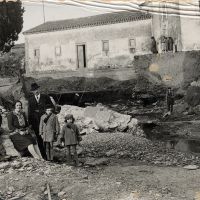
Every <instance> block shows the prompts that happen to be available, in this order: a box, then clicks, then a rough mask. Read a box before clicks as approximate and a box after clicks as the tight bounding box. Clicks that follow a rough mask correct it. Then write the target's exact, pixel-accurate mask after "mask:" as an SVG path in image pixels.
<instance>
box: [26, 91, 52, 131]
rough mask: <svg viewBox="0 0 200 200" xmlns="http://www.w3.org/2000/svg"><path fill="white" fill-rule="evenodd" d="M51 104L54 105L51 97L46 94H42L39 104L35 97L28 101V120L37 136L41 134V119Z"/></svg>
mask: <svg viewBox="0 0 200 200" xmlns="http://www.w3.org/2000/svg"><path fill="white" fill-rule="evenodd" d="M49 104H51V105H53V103H52V102H51V99H50V97H49V96H48V95H45V94H40V100H39V103H38V102H37V100H36V99H35V96H34V95H33V96H31V97H30V98H29V100H28V105H29V107H28V120H29V123H30V125H32V128H33V130H34V131H35V133H36V134H39V124H40V118H41V116H42V115H43V114H44V113H45V106H46V105H49Z"/></svg>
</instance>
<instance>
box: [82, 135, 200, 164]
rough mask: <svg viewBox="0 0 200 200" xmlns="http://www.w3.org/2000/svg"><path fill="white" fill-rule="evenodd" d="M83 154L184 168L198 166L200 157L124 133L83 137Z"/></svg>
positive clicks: (162, 143)
mask: <svg viewBox="0 0 200 200" xmlns="http://www.w3.org/2000/svg"><path fill="white" fill-rule="evenodd" d="M81 144H82V147H83V149H84V152H83V154H85V155H87V156H91V157H108V158H110V157H113V158H131V159H133V160H135V161H141V162H143V163H145V164H146V163H148V164H152V165H162V166H184V165H187V164H200V156H199V155H195V154H193V153H189V152H179V151H176V150H174V149H171V148H168V147H167V146H166V144H165V143H164V142H156V141H150V140H148V139H145V138H140V137H137V136H133V135H130V134H126V133H120V132H118V133H110V134H106V133H99V134H94V133H92V134H89V135H86V136H84V140H83V141H82V143H81Z"/></svg>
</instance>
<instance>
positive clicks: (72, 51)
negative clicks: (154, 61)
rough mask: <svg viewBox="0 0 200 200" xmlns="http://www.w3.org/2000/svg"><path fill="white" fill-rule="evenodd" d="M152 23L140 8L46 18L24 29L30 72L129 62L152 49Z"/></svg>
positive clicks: (105, 65) (117, 65)
mask: <svg viewBox="0 0 200 200" xmlns="http://www.w3.org/2000/svg"><path fill="white" fill-rule="evenodd" d="M151 26H152V17H151V15H149V14H145V13H141V12H117V13H108V14H102V15H96V16H91V17H84V18H78V19H70V20H62V21H53V22H46V23H44V24H41V25H39V26H37V27H35V28H33V29H30V30H28V31H26V32H24V35H25V52H26V70H27V73H34V72H38V71H39V72H42V71H43V72H44V71H51V70H56V71H66V70H73V71H74V70H75V71H76V70H87V69H89V70H91V69H103V68H107V67H108V68H123V67H126V66H129V65H131V62H132V61H133V60H134V56H135V55H141V54H149V53H150V43H151V35H152V32H151Z"/></svg>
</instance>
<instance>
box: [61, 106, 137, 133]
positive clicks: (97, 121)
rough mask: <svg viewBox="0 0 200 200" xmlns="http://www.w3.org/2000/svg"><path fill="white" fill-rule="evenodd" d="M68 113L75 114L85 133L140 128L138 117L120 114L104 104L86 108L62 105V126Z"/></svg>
mask: <svg viewBox="0 0 200 200" xmlns="http://www.w3.org/2000/svg"><path fill="white" fill-rule="evenodd" d="M66 114H73V116H74V118H75V119H76V124H77V125H78V126H79V127H80V129H81V131H83V132H84V133H85V132H86V133H91V132H92V130H94V131H102V132H107V131H120V132H124V131H127V130H132V131H133V132H134V130H136V129H137V128H138V120H137V119H134V118H132V117H131V116H130V115H124V114H120V113H118V112H115V111H113V110H110V109H108V108H106V107H104V106H102V105H97V106H96V107H92V106H88V107H86V108H80V107H77V106H69V105H65V106H62V108H61V112H60V113H59V114H58V120H59V122H60V124H61V127H62V126H63V125H64V116H65V115H66Z"/></svg>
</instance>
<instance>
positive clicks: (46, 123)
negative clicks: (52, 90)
mask: <svg viewBox="0 0 200 200" xmlns="http://www.w3.org/2000/svg"><path fill="white" fill-rule="evenodd" d="M39 131H40V135H41V137H42V139H43V142H44V148H45V151H46V156H47V160H48V161H53V142H55V140H56V136H57V135H58V134H59V132H60V125H59V122H58V118H57V116H56V115H55V114H54V113H53V106H52V105H47V106H46V113H45V114H44V115H42V117H41V120H40V129H39Z"/></svg>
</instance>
